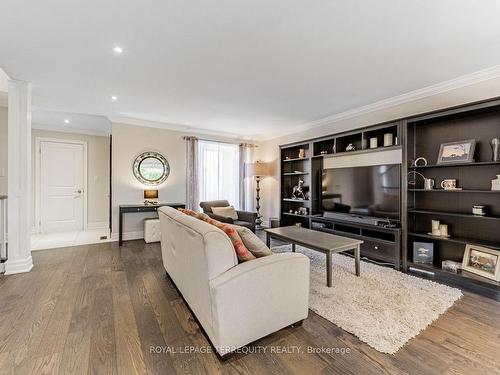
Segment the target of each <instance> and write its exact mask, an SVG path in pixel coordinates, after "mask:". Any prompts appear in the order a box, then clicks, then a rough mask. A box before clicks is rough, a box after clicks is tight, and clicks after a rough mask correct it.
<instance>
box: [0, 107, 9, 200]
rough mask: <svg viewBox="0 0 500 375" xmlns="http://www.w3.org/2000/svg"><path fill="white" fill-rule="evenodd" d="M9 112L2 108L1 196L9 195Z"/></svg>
mask: <svg viewBox="0 0 500 375" xmlns="http://www.w3.org/2000/svg"><path fill="white" fill-rule="evenodd" d="M7 112H8V111H7V107H1V106H0V195H7V145H8V139H7V135H8V133H7V117H8V116H7Z"/></svg>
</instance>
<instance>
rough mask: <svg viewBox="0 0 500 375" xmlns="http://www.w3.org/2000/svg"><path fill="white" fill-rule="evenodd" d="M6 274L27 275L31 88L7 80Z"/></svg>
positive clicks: (31, 266)
mask: <svg viewBox="0 0 500 375" xmlns="http://www.w3.org/2000/svg"><path fill="white" fill-rule="evenodd" d="M8 142H9V149H8V173H9V180H8V189H7V190H8V196H9V200H8V205H9V209H8V223H9V247H8V259H7V262H6V263H5V273H6V274H7V275H9V274H14V273H21V272H29V271H30V270H31V269H32V268H33V260H32V257H31V225H32V217H31V86H30V84H29V83H27V82H22V81H16V80H10V81H9V108H8Z"/></svg>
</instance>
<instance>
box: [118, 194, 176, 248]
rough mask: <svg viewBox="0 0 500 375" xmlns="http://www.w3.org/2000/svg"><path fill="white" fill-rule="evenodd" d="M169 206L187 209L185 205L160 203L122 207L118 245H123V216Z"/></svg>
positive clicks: (124, 205)
mask: <svg viewBox="0 0 500 375" xmlns="http://www.w3.org/2000/svg"><path fill="white" fill-rule="evenodd" d="M162 206H169V207H173V208H185V207H186V205H185V204H184V203H158V204H144V203H141V204H122V205H120V218H119V221H118V245H119V246H121V245H122V243H123V240H122V234H123V214H127V213H140V212H156V211H158V208H159V207H162Z"/></svg>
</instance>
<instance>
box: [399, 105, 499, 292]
mask: <svg viewBox="0 0 500 375" xmlns="http://www.w3.org/2000/svg"><path fill="white" fill-rule="evenodd" d="M406 122H407V127H406V137H405V142H404V145H403V147H404V150H405V151H406V159H407V171H419V173H422V174H423V175H424V176H425V177H426V178H432V179H434V180H435V181H436V186H439V184H440V183H441V181H442V180H444V179H447V178H455V179H457V182H458V186H459V187H460V188H462V190H443V189H434V190H424V189H423V186H421V185H420V182H419V181H420V179H415V181H417V184H418V185H417V186H415V185H409V184H408V183H407V181H408V179H406V178H403V181H402V182H403V189H406V194H405V195H406V202H404V211H405V213H406V216H407V225H406V228H404V230H403V241H402V242H403V248H402V252H403V257H405V258H406V259H407V262H408V265H409V271H410V272H416V273H418V272H419V270H423V271H427V272H430V273H431V274H432V275H433V277H434V278H435V279H437V280H441V281H445V282H447V283H450V284H453V285H457V286H459V287H462V288H466V289H471V290H475V291H478V292H481V293H482V294H485V295H489V296H491V297H493V298H495V299H499V300H500V284H499V283H497V282H495V281H492V280H489V279H486V278H483V277H481V276H478V275H475V274H473V273H470V272H465V271H464V272H458V273H451V272H448V271H444V270H442V269H441V263H442V261H444V260H453V261H457V262H461V261H462V258H463V255H464V251H465V246H466V245H467V244H470V245H476V246H483V247H487V248H490V249H494V250H500V231H499V230H498V228H499V224H500V199H499V195H498V194H499V193H500V191H492V190H491V180H492V179H494V178H495V175H497V174H500V162H495V161H492V153H491V148H490V145H489V141H490V139H491V138H494V137H499V136H500V100H492V101H488V102H482V103H475V104H472V105H467V106H461V107H459V108H452V109H449V110H444V111H439V112H435V113H432V114H428V115H423V116H418V117H415V118H410V119H407V120H406ZM466 139H475V140H476V151H475V155H474V158H475V162H473V163H457V164H436V161H437V159H438V154H439V148H440V145H441V144H442V143H447V142H453V141H461V140H466ZM419 157H424V158H425V159H427V161H428V162H429V164H428V165H419V166H415V165H413V163H412V160H415V159H417V158H419ZM412 180H413V177H412ZM474 205H483V206H486V213H487V215H485V216H480V215H473V214H472V206H474ZM432 220H440V221H441V222H443V223H445V224H448V227H449V234H450V237H437V236H432V235H429V234H428V233H429V232H431V221H432ZM415 241H419V242H429V243H433V244H434V262H433V264H420V263H414V262H413V242H415Z"/></svg>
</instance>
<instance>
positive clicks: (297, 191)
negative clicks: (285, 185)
mask: <svg viewBox="0 0 500 375" xmlns="http://www.w3.org/2000/svg"><path fill="white" fill-rule="evenodd" d="M292 198H293V199H306V195H305V194H304V180H303V179H302V178H299V184H298V185H297V186H294V187H293V190H292Z"/></svg>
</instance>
